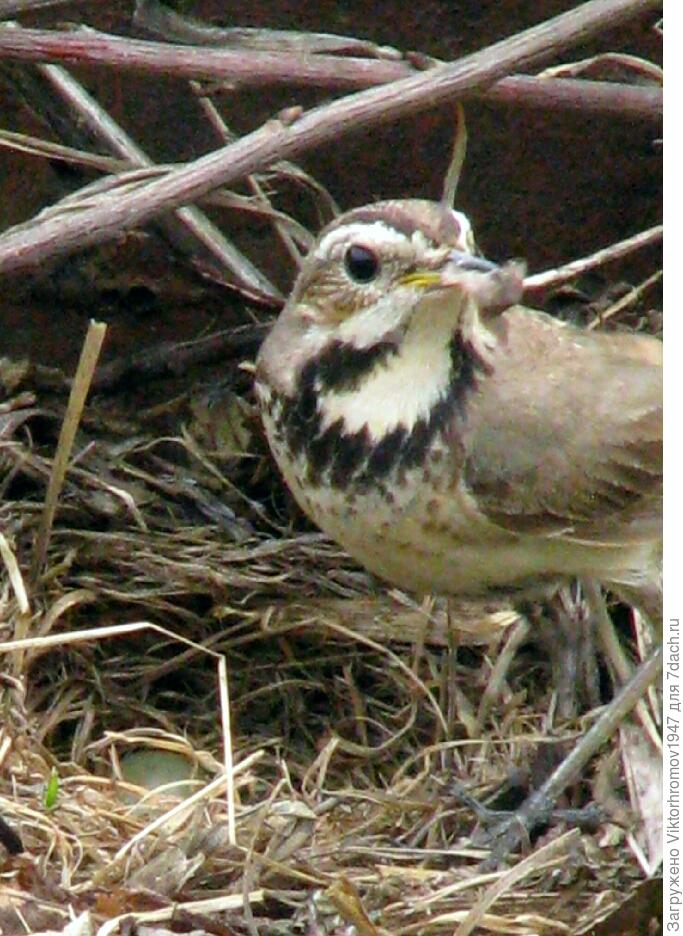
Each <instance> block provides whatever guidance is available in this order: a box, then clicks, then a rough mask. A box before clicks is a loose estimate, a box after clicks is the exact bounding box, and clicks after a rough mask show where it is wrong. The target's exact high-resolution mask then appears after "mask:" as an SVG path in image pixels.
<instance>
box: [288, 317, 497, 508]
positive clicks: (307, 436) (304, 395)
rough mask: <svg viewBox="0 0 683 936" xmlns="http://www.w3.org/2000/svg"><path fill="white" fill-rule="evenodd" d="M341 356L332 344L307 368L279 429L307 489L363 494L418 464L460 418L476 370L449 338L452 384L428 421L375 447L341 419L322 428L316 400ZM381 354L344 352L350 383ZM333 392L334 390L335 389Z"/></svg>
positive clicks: (457, 339) (398, 428)
mask: <svg viewBox="0 0 683 936" xmlns="http://www.w3.org/2000/svg"><path fill="white" fill-rule="evenodd" d="M340 350H341V349H340V347H339V344H338V343H335V344H334V345H332V346H331V347H330V348H328V349H327V350H325V351H324V352H322V354H320V355H319V356H318V357H316V358H315V359H313V360H311V361H309V362H308V363H307V364H306V366H305V367H304V368H303V370H302V372H301V374H300V376H299V380H298V383H297V388H296V392H295V394H294V396H293V397H291V398H290V397H286V398H282V399H281V404H282V409H281V413H280V420H281V423H280V424H281V427H282V430H283V432H284V436H285V438H286V441H287V445H288V447H289V449H290V450H291V452H292V454H293V455H295V456H296V455H303V456H304V459H305V462H306V482H307V483H308V484H310V485H312V486H320V485H322V484H324V483H328V484H331V485H332V486H334V487H337V488H341V489H348V488H349V487H351V488H353V489H355V490H357V491H367V490H368V489H370V488H371V487H373V486H375V485H376V484H377V483H378V482H380V481H382V480H384V479H386V478H387V477H388V476H389V475H390V474H392V473H394V472H395V473H397V474H398V473H400V472H402V471H405V470H407V469H412V468H415V467H417V466H419V465H421V464H422V463H423V461H424V460H425V458H426V453H427V451H428V449H429V447H430V445H431V444H432V442H433V441H434V439H435V438H436V436H437V435H438V434H439V433H441V432H444V431H445V430H447V429H448V427H449V426H450V424H451V422H452V420H453V419H454V418H456V417H458V416H460V417H461V418H462V417H463V416H464V406H465V401H466V399H467V396H468V395H469V393H470V392H471V391H472V390H473V389H474V388H475V387H476V382H477V375H478V373H479V371H480V366H479V364H478V362H477V361H476V358H475V357H474V356H473V355H472V354H471V353H470V351H469V350H468V348H466V347H465V345H464V344H463V342H462V341H461V339H460V336H458V335H456V336H454V338H453V339H452V341H451V345H450V353H451V379H450V383H449V386H448V390H447V391H446V393H445V394H444V396H443V397H442V398H441V399H440V400H439V401H438V402H437V403H435V404H434V406H433V407H432V410H431V412H430V413H429V415H428V416H426V417H422V418H420V419H418V420H416V421H415V423H414V424H413V425H412V426H404V425H399V426H396V428H394V429H392V430H391V431H390V432H388V433H387V434H386V435H385V436H384V438H382V439H381V440H379V441H377V440H373V439H372V438H371V436H370V434H369V432H368V430H367V427H363V429H361V430H358V431H356V432H347V431H346V430H345V428H344V421H343V419H341V418H340V419H337V420H336V421H335V422H334V423H332V425H330V426H328V427H327V428H325V429H323V428H322V414H321V412H320V410H319V408H318V400H319V395H320V392H321V390H323V389H327V390H329V389H330V386H331V384H330V380H331V379H332V380H333V378H332V377H331V375H333V374H334V372H335V357H336V356H337V355H338V354H339V353H340ZM373 350H375V354H374V355H373V354H372V351H373ZM351 351H353V352H354V354H353V355H351ZM386 353H387V352H386V349H383V350H382V349H380V348H379V346H378V348H377V349H365V350H364V351H362V352H359V351H358V349H351V348H345V349H344V352H343V354H346V355H350V356H351V357H353V359H354V362H355V379H358V378H359V377H360V373H361V371H360V367H361V360H363V358H365V364H366V370H368V371H369V370H371V369H372V368H374V367H375V366H376V365H377V363H378V362H379V361H380V360H381V359H382V356H383V355H385V354H386ZM347 360H348V359H347ZM332 386H334V387H335V388H337V389H338V388H339V384H338V383H332Z"/></svg>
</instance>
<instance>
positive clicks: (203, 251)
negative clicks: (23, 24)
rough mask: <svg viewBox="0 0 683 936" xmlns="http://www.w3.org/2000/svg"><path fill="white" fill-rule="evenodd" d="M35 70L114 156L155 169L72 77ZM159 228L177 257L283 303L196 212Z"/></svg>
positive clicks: (184, 211)
mask: <svg viewBox="0 0 683 936" xmlns="http://www.w3.org/2000/svg"><path fill="white" fill-rule="evenodd" d="M39 70H40V72H41V73H42V74H43V75H44V76H45V78H46V79H47V80H48V81H49V83H50V85H51V86H52V87H53V88H54V90H55V91H56V92H57V93H58V94H59V95H60V97H61V98H62V100H64V101H65V102H66V103H67V104H68V105H69V106H70V107H71V108H72V109H73V110H74V111H75V112H76V115H77V119H78V120H79V121H80V122H81V123H82V124H84V125H85V126H86V128H87V129H88V130H89V132H90V133H91V134H92V135H93V137H94V138H95V139H96V140H97V141H98V142H99V143H101V144H103V145H105V146H106V147H107V148H108V149H109V150H110V151H111V152H112V153H113V154H114V155H115V156H119V157H120V158H122V159H126V160H128V162H129V164H130V165H131V166H153V165H154V164H153V162H152V160H151V159H150V158H149V157H148V156H147V154H146V153H145V152H144V150H142V149H141V148H140V147H139V146H138V145H137V143H135V141H134V140H132V139H131V138H130V137H129V136H128V134H127V133H126V132H125V131H124V130H123V129H122V128H121V127H119V125H118V124H117V123H116V121H114V120H113V118H112V117H111V116H110V115H109V114H108V113H107V112H106V111H105V110H104V108H102V107H101V106H100V104H98V102H97V101H96V100H95V99H94V98H93V97H91V96H90V94H88V92H87V91H86V90H85V88H84V87H83V86H82V85H81V84H80V83H79V82H78V81H76V79H75V78H73V76H72V75H70V74H69V73H68V72H67V71H65V70H64V69H63V68H61V67H60V66H59V65H40V66H39ZM158 223H159V224H160V225H161V227H162V228H163V230H164V232H165V234H166V236H167V237H168V239H169V240H170V241H171V243H172V244H173V245H174V246H175V247H176V248H177V249H179V250H180V251H181V253H183V254H185V255H189V256H190V257H197V254H199V256H200V257H203V258H204V261H203V262H206V261H207V260H209V262H210V265H211V267H212V268H214V269H215V272H216V275H218V276H223V275H225V274H226V273H231V274H232V275H233V276H234V277H235V278H236V279H237V282H238V283H240V284H241V285H243V286H245V287H246V288H247V289H249V290H250V291H252V292H254V293H257V294H261V293H262V294H263V295H264V296H265V297H266V298H267V299H269V300H271V301H272V300H275V301H278V300H281V299H282V296H281V295H280V292H279V291H278V290H277V289H276V288H275V286H273V284H272V283H271V282H270V280H269V279H268V278H267V277H266V276H264V274H263V273H261V271H260V270H258V269H257V268H256V267H255V266H254V265H253V263H252V262H251V261H250V260H248V259H247V257H245V256H244V254H243V253H242V252H241V251H240V250H238V249H237V248H236V247H235V246H234V244H232V243H230V241H228V239H227V238H226V237H225V235H224V234H222V232H221V231H220V230H219V229H218V228H217V227H216V225H215V224H213V223H212V222H211V221H209V219H208V218H207V217H206V215H205V214H204V212H203V211H201V210H200V209H199V208H197V207H196V206H194V205H190V206H184V207H180V208H176V210H175V212H174V213H173V214H172V215H169V216H168V217H163V218H160V219H159V221H158Z"/></svg>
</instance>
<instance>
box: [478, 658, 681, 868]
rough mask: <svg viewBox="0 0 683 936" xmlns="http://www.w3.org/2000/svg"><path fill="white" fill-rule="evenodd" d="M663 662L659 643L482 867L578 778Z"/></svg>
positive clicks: (518, 838)
mask: <svg viewBox="0 0 683 936" xmlns="http://www.w3.org/2000/svg"><path fill="white" fill-rule="evenodd" d="M662 663H663V651H662V648H661V646H660V647H658V648H657V649H656V650H655V651H654V652H653V653H652V654H651V656H650V657H648V659H647V660H645V662H644V663H641V665H640V666H639V667H638V669H637V670H636V672H635V674H634V675H633V677H632V678H631V679H630V680H629V681H628V682H627V683H626V684H625V685H624V686H623V687H622V688H621V689H620V690H619V692H618V693H617V695H615V697H614V698H613V699H612V701H611V702H610V704H609V705H608V706H607V707H606V708H605V710H604V711H603V712H602V714H601V715H600V717H599V718H598V719H597V721H595V723H594V724H593V725H592V726H591V728H590V729H589V730H588V731H587V732H586V734H585V735H584V736H583V738H582V739H581V740H580V741H579V743H578V744H577V745H576V747H575V748H574V749H573V750H572V752H571V753H570V754H569V755H568V756H567V757H566V758H565V759H564V760H563V761H562V763H561V764H560V766H559V767H558V768H557V770H555V771H553V773H552V774H551V775H550V776H549V777H548V779H547V780H546V781H545V783H543V785H542V786H540V787H539V788H538V790H536V791H535V792H534V793H532V795H531V796H530V797H529V798H528V799H527V800H525V802H524V803H523V804H522V806H521V807H520V809H518V810H517V812H516V813H515V814H514V819H513V820H512V821H509V822H506V823H505V824H504V825H503V826H502V827H501V829H500V830H499V833H498V835H497V836H496V838H495V841H494V844H493V846H492V849H491V857H490V858H489V859H488V860H487V861H486V862H484V867H485V868H488V869H490V868H491V867H492V866H495V865H497V864H498V863H499V862H500V861H501V860H503V859H504V858H505V857H506V856H507V855H508V854H509V853H510V851H512V849H514V848H515V847H516V846H517V845H518V844H519V842H520V841H521V840H522V839H524V838H525V837H526V836H527V834H528V831H529V829H530V828H533V826H534V825H535V824H536V822H537V821H538V817H539V816H545V815H547V814H548V812H549V811H550V810H551V809H552V806H553V804H554V803H555V802H556V800H557V798H558V796H559V795H560V794H561V793H562V791H563V790H565V789H566V788H567V787H568V786H569V785H570V784H571V783H574V782H575V781H576V780H577V779H578V778H579V776H580V775H581V771H582V770H583V768H584V767H585V766H586V764H587V763H588V761H589V760H590V759H591V757H593V755H594V754H596V753H597V752H598V751H599V750H600V748H601V747H602V745H603V744H604V743H605V742H606V741H607V740H608V739H609V738H610V737H611V736H612V735H613V734H614V732H615V731H616V729H617V728H618V727H619V724H620V723H621V721H622V720H623V719H624V718H625V716H626V715H628V713H629V712H630V711H631V709H632V708H633V707H634V706H635V705H636V704H637V703H638V701H639V700H640V699H642V697H643V696H644V695H645V693H646V692H647V689H648V688H649V686H651V685H652V684H653V683H654V682H655V680H657V679H658V678H659V677H660V675H661V673H662ZM494 834H495V832H494Z"/></svg>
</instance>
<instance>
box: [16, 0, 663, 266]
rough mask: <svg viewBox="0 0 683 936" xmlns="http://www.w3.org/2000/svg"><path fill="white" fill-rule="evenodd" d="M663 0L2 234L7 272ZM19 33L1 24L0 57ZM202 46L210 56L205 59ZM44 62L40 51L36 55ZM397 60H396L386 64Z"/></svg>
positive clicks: (535, 40)
mask: <svg viewBox="0 0 683 936" xmlns="http://www.w3.org/2000/svg"><path fill="white" fill-rule="evenodd" d="M658 7H659V5H658V3H657V2H655V0H590V2H588V3H585V4H582V5H581V6H580V7H578V8H576V9H574V10H570V11H569V12H567V13H563V14H561V15H560V16H557V17H554V18H553V19H550V20H546V21H545V22H543V23H541V24H540V25H538V26H534V27H532V28H531V29H527V30H524V31H523V32H521V33H518V34H517V35H515V36H512V37H510V38H508V39H505V40H502V41H501V42H498V43H495V44H494V45H492V46H489V47H488V48H486V49H483V50H482V51H480V52H475V53H474V54H472V55H468V56H465V57H464V58H462V59H460V60H459V61H458V62H455V63H454V64H452V65H442V66H439V67H437V68H433V69H431V70H430V71H429V72H426V73H424V74H419V75H414V76H412V77H409V78H404V79H402V80H400V81H396V82H393V83H391V84H389V85H386V86H384V87H380V88H372V89H371V90H369V91H362V92H359V93H357V94H353V95H350V96H348V97H346V98H343V99H342V100H338V101H334V102H333V103H331V104H328V105H326V106H322V107H318V108H314V109H313V110H311V111H308V112H307V113H304V115H303V116H302V117H300V118H299V119H295V120H294V121H293V122H292V123H291V124H290V123H284V122H283V121H271V122H269V123H267V124H266V125H265V126H263V127H261V128H260V129H258V130H256V131H254V132H253V133H250V134H248V135H247V136H245V137H243V138H242V139H241V140H239V141H238V142H237V143H232V144H230V145H228V146H226V147H223V148H222V149H219V150H217V151H215V152H213V153H209V154H208V155H206V156H203V157H201V158H200V159H198V160H196V161H195V162H192V163H190V164H189V165H187V166H183V167H182V168H180V169H178V170H177V171H175V172H172V173H170V174H169V175H167V176H166V177H165V178H162V179H157V180H155V181H153V182H150V183H149V184H148V185H147V186H146V187H145V189H144V191H143V192H140V191H137V192H130V193H117V194H116V195H115V196H109V197H105V198H103V199H102V201H101V202H100V203H99V204H98V205H97V206H96V207H94V208H83V209H82V210H79V211H77V212H73V213H71V214H70V215H69V216H68V217H52V218H50V219H49V220H45V221H43V222H42V223H40V222H39V223H36V224H34V225H29V226H27V225H22V226H20V227H19V228H14V229H10V230H9V231H7V232H6V233H5V234H4V235H3V236H2V237H0V272H10V271H12V270H18V269H22V268H26V267H27V266H30V265H32V264H36V263H41V262H44V261H45V260H47V259H48V258H51V257H57V256H60V255H64V254H67V253H70V252H72V251H73V250H77V249H82V248H83V247H85V246H88V245H91V244H96V243H101V242H103V241H105V240H107V239H109V238H111V237H112V236H114V235H115V234H117V233H118V232H120V231H121V230H127V229H130V228H132V227H135V226H139V225H140V224H144V223H146V222H147V221H149V220H150V218H152V217H154V216H155V215H156V214H157V213H159V212H160V211H167V210H169V209H172V208H176V207H179V206H180V205H186V204H188V203H189V202H192V201H195V200H196V199H197V198H199V197H201V196H202V195H204V194H205V193H206V192H207V191H209V190H210V189H212V188H216V187H217V186H219V185H224V184H227V183H229V182H235V181H237V180H238V179H241V178H243V177H244V176H245V175H248V174H249V173H251V172H254V171H256V170H258V169H260V168H263V167H264V166H267V165H270V164H272V163H273V162H275V161H276V160H278V159H282V158H287V157H291V156H294V155H296V154H298V153H301V152H303V151H304V150H306V149H311V148H313V147H315V146H319V145H321V144H322V143H324V142H326V141H328V140H330V139H338V138H339V137H340V136H342V135H344V134H346V133H349V132H351V131H355V132H358V131H359V130H362V129H365V128H368V127H370V126H373V125H375V124H377V123H380V122H387V121H389V120H395V119H398V118H399V117H403V116H407V115H409V114H413V113H416V112H418V111H420V110H424V109H427V108H429V107H434V106H436V105H438V104H442V103H444V102H446V101H448V100H456V99H457V98H459V97H461V96H462V95H463V94H464V93H465V92H467V91H473V90H475V89H481V88H482V87H485V86H487V85H489V84H491V83H493V82H494V81H495V80H497V79H498V78H501V77H502V76H503V75H505V74H507V73H508V72H510V71H511V70H512V69H514V68H516V67H519V66H521V65H528V64H530V63H531V62H535V61H538V60H539V59H542V58H547V57H549V56H553V55H557V54H558V53H559V52H560V51H561V50H562V49H565V48H567V47H568V46H570V45H573V44H576V43H578V42H581V41H585V40H586V39H587V38H589V37H590V36H591V35H594V34H595V33H597V32H600V31H601V30H603V29H604V28H605V23H606V22H608V23H609V26H610V28H614V27H616V26H617V25H618V24H619V23H621V22H624V21H626V20H627V19H629V18H631V17H633V16H635V15H636V14H642V13H644V12H647V11H648V10H655V9H658ZM17 32H20V31H17V30H12V29H6V28H0V53H1V51H2V46H3V45H4V47H5V51H6V50H7V42H8V39H12V34H13V33H17ZM206 52H207V50H206V49H203V50H202V53H203V54H206ZM41 56H42V57H45V52H44V51H42V50H41V51H39V52H38V53H37V55H36V57H37V58H40V57H41ZM387 64H391V63H387Z"/></svg>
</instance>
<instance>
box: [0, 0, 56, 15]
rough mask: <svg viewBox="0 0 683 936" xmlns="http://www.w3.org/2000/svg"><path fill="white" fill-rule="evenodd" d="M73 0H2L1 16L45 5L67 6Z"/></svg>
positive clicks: (41, 7)
mask: <svg viewBox="0 0 683 936" xmlns="http://www.w3.org/2000/svg"><path fill="white" fill-rule="evenodd" d="M70 2H71V0H0V17H5V16H16V14H17V13H28V12H30V11H31V10H40V9H43V8H44V7H54V6H66V4H67V3H70Z"/></svg>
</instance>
